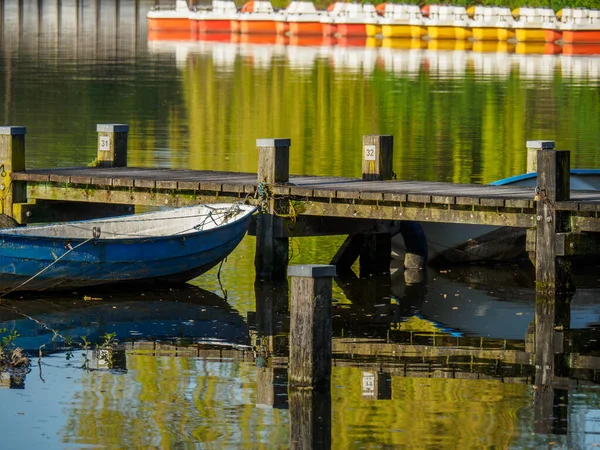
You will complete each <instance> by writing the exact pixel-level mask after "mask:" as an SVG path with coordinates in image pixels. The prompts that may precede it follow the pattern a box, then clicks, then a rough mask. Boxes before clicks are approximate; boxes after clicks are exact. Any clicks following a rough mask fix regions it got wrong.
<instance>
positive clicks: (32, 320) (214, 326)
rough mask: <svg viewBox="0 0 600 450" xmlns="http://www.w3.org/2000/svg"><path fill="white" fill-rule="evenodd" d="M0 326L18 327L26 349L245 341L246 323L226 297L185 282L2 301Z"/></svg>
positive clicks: (18, 342) (20, 343)
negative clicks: (110, 339) (108, 339)
mask: <svg viewBox="0 0 600 450" xmlns="http://www.w3.org/2000/svg"><path fill="white" fill-rule="evenodd" d="M0 329H6V330H7V331H8V332H10V331H13V330H14V331H17V332H18V333H19V337H17V338H16V339H15V341H14V344H15V346H17V347H20V348H22V349H24V350H26V351H30V352H37V351H38V350H43V352H45V353H48V352H50V353H52V352H54V351H60V350H62V349H64V348H65V346H67V345H68V344H69V343H71V342H78V343H80V342H82V339H85V340H86V341H88V342H90V343H99V342H101V341H102V339H103V338H104V336H106V335H114V339H116V340H118V341H131V340H139V339H150V340H154V339H158V340H160V339H177V340H180V341H186V340H189V341H194V342H205V343H213V344H228V345H241V346H244V345H247V344H249V337H248V327H247V325H246V323H245V322H244V320H243V319H242V317H241V316H240V315H239V314H238V313H237V311H235V310H233V309H232V308H231V307H230V306H229V304H228V303H227V301H226V300H225V299H224V298H222V297H219V296H218V295H216V294H213V293H212V292H209V291H205V290H203V289H200V288H197V287H194V286H189V285H184V286H183V287H181V288H177V289H168V290H161V289H157V290H153V291H142V292H139V291H137V292H133V291H111V290H101V289H98V290H95V291H94V292H93V294H90V293H89V292H87V293H81V294H73V295H68V296H64V297H55V296H52V297H47V298H41V299H40V298H35V297H33V298H25V299H20V300H6V299H5V300H3V301H2V304H1V305H0Z"/></svg>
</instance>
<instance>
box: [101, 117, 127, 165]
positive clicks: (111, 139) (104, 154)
mask: <svg viewBox="0 0 600 450" xmlns="http://www.w3.org/2000/svg"><path fill="white" fill-rule="evenodd" d="M96 131H97V132H98V167H127V134H128V133H129V125H123V124H98V125H97V126H96Z"/></svg>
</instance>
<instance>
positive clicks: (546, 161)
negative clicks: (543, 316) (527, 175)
mask: <svg viewBox="0 0 600 450" xmlns="http://www.w3.org/2000/svg"><path fill="white" fill-rule="evenodd" d="M569 170H570V155H569V152H568V151H564V150H560V151H555V150H539V151H538V176H537V185H538V192H537V195H536V199H537V235H536V247H535V252H536V256H535V259H536V261H535V267H536V271H535V276H536V288H537V290H538V291H544V292H547V293H549V294H554V293H557V292H566V291H567V290H568V288H569V287H570V286H569V285H570V283H571V279H570V274H569V267H568V263H567V261H566V260H565V259H564V258H560V257H557V256H556V233H557V232H564V231H568V227H569V223H568V219H569V215H568V213H567V212H564V211H562V212H561V211H557V210H556V208H555V204H556V203H557V202H563V201H567V200H569V197H570V185H569V181H570V180H569Z"/></svg>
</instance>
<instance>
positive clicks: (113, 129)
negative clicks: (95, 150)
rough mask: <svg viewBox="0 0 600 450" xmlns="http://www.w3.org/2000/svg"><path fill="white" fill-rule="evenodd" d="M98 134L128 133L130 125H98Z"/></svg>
mask: <svg viewBox="0 0 600 450" xmlns="http://www.w3.org/2000/svg"><path fill="white" fill-rule="evenodd" d="M96 131H97V132H99V133H100V132H104V133H128V132H129V125H125V124H115V123H99V124H98V125H96Z"/></svg>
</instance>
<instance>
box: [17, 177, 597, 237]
mask: <svg viewBox="0 0 600 450" xmlns="http://www.w3.org/2000/svg"><path fill="white" fill-rule="evenodd" d="M11 178H12V179H13V180H15V181H24V182H28V195H29V197H30V198H32V199H35V198H38V199H50V200H52V199H57V198H63V197H64V196H65V189H67V188H68V192H69V194H68V198H69V199H70V200H74V201H75V200H77V201H89V202H104V203H121V204H140V205H151V206H164V205H170V206H182V205H187V204H194V203H199V202H202V201H237V200H239V199H240V198H242V197H243V196H244V194H246V195H248V194H250V195H255V193H256V191H257V189H258V182H257V175H256V174H255V173H247V172H240V173H237V172H217V171H208V170H188V169H175V170H173V169H166V168H156V169H153V168H135V167H118V168H110V167H108V168H100V167H92V168H90V167H79V168H62V169H36V170H28V171H26V172H14V173H12V174H11ZM269 190H270V192H271V194H273V195H284V196H288V195H289V196H291V197H292V198H293V199H295V200H296V201H301V202H304V203H306V208H303V209H302V214H306V215H311V214H312V215H324V216H337V217H364V218H374V219H386V220H388V219H391V220H421V221H441V222H444V221H447V222H453V223H459V222H462V223H487V224H493V225H505V226H509V225H511V226H523V227H531V226H535V222H534V218H535V214H534V211H535V205H536V201H535V192H534V188H532V187H519V186H490V185H472V184H453V183H443V182H429V181H406V180H389V181H363V180H362V179H359V178H345V177H331V176H307V175H292V176H290V182H289V184H284V185H272V186H270V188H269ZM556 207H557V208H559V209H561V210H565V211H569V212H570V214H572V215H573V230H574V231H577V230H580V231H596V232H598V231H600V217H598V213H599V212H600V193H599V192H594V191H572V192H571V198H570V200H569V201H566V202H560V203H558V204H557V205H556Z"/></svg>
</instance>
